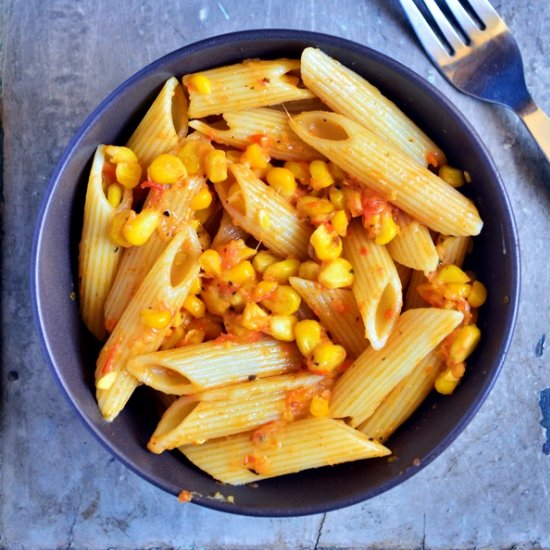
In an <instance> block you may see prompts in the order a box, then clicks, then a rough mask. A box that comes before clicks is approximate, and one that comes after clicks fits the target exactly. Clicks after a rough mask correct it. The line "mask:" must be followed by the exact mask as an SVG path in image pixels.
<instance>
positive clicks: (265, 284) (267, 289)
mask: <svg viewBox="0 0 550 550" xmlns="http://www.w3.org/2000/svg"><path fill="white" fill-rule="evenodd" d="M276 288H277V281H260V282H259V283H257V284H256V286H255V287H254V289H253V291H252V299H253V300H254V301H255V302H261V301H262V300H266V299H267V298H270V297H271V296H272V295H273V293H274V292H275V289H276Z"/></svg>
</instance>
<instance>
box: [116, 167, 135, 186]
mask: <svg viewBox="0 0 550 550" xmlns="http://www.w3.org/2000/svg"><path fill="white" fill-rule="evenodd" d="M115 175H116V180H117V181H118V183H120V184H121V185H124V187H126V189H133V188H134V187H135V186H136V185H137V184H138V183H139V180H140V179H141V166H140V165H139V164H138V163H137V162H119V163H118V164H117V165H116V168H115Z"/></svg>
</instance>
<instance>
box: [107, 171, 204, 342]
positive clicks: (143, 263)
mask: <svg viewBox="0 0 550 550" xmlns="http://www.w3.org/2000/svg"><path fill="white" fill-rule="evenodd" d="M204 185H206V181H205V180H204V178H202V177H198V176H197V177H190V178H187V179H186V180H185V181H183V182H181V183H177V184H174V185H171V186H170V187H168V188H167V189H165V190H164V191H163V192H162V194H160V196H159V195H158V194H149V196H148V198H147V201H146V207H149V208H154V209H155V210H157V211H159V212H166V213H168V216H166V215H165V216H164V217H163V225H162V226H161V227H160V228H159V229H158V230H157V231H155V232H154V233H153V234H152V235H151V237H149V240H148V241H147V242H146V243H145V244H143V245H141V246H133V247H131V248H128V249H126V250H125V252H124V255H123V257H122V261H121V262H120V266H119V269H118V272H117V275H116V278H115V280H114V282H113V285H112V288H111V291H110V292H109V294H108V296H107V299H106V301H105V326H106V327H107V329H108V330H109V332H110V331H112V330H113V328H114V327H115V326H116V324H117V323H118V321H119V319H120V317H121V315H122V313H123V312H124V310H125V309H126V307H127V305H128V303H129V302H130V300H131V299H132V296H134V294H135V292H136V290H137V288H138V287H139V284H140V283H141V281H142V280H143V278H144V277H145V275H146V274H147V272H148V271H149V270H150V269H151V266H152V265H153V264H154V263H155V262H156V260H157V259H158V257H159V256H160V255H161V254H162V251H163V250H164V249H165V248H166V246H167V244H168V242H169V239H170V238H171V236H172V235H173V234H174V233H175V232H176V231H177V230H178V229H179V228H180V227H181V225H182V224H184V223H187V222H189V220H190V219H191V216H192V214H193V212H192V211H191V208H190V204H191V201H192V200H193V197H194V196H195V195H196V194H197V193H198V192H199V191H200V190H201V189H202V188H203V186H204Z"/></svg>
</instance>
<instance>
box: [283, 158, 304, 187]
mask: <svg viewBox="0 0 550 550" xmlns="http://www.w3.org/2000/svg"><path fill="white" fill-rule="evenodd" d="M283 166H284V168H286V169H287V170H290V171H291V172H292V173H293V174H294V177H295V178H296V179H297V180H298V181H300V182H301V183H304V184H305V183H307V182H308V181H309V180H310V175H309V165H308V163H307V162H305V161H297V160H287V161H286V162H285V163H284V165H283Z"/></svg>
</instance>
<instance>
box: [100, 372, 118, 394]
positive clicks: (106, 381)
mask: <svg viewBox="0 0 550 550" xmlns="http://www.w3.org/2000/svg"><path fill="white" fill-rule="evenodd" d="M117 376H118V372H116V371H114V370H112V371H111V372H108V373H107V374H104V375H103V376H102V377H101V378H100V379H99V380H98V381H97V382H96V388H97V389H98V390H108V389H110V388H111V386H112V385H113V384H114V383H115V380H116V379H117Z"/></svg>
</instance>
